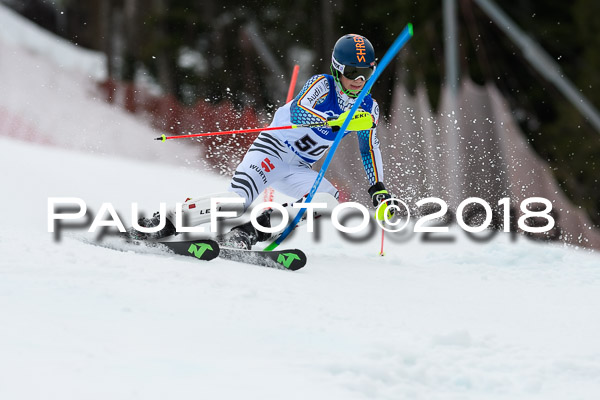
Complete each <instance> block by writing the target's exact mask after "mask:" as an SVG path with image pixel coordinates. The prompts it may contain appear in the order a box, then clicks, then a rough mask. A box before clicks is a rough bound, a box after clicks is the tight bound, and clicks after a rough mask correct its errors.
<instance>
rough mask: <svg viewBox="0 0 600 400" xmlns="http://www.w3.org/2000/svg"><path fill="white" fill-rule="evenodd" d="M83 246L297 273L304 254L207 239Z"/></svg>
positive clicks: (295, 250)
mask: <svg viewBox="0 0 600 400" xmlns="http://www.w3.org/2000/svg"><path fill="white" fill-rule="evenodd" d="M86 243H89V244H92V245H95V246H101V247H105V248H109V249H113V250H118V251H124V252H127V251H133V252H136V253H143V254H160V255H169V254H177V255H181V256H186V257H193V258H196V259H198V260H203V261H210V260H213V259H215V258H217V257H219V258H222V259H224V260H231V261H236V262H242V263H245V264H252V265H257V266H261V267H269V268H276V269H281V270H289V271H297V270H299V269H300V268H302V267H304V266H305V265H306V260H307V259H306V255H305V254H304V252H302V251H301V250H298V249H287V250H277V251H263V250H244V249H238V248H233V247H222V246H220V245H219V243H218V242H216V241H215V240H211V239H198V240H181V241H150V240H133V239H127V240H119V241H118V242H114V241H111V240H109V241H103V242H91V241H86Z"/></svg>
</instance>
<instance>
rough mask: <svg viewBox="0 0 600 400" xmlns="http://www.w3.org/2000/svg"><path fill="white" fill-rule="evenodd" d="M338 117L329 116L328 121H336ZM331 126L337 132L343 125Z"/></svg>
mask: <svg viewBox="0 0 600 400" xmlns="http://www.w3.org/2000/svg"><path fill="white" fill-rule="evenodd" d="M337 119H338V117H337V116H333V117H327V121H328V122H329V121H335V120H337ZM328 126H329V125H328ZM329 127H330V128H331V131H332V132H334V133H335V132H337V131H339V130H340V128H341V127H342V126H341V125H333V126H329Z"/></svg>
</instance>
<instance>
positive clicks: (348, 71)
mask: <svg viewBox="0 0 600 400" xmlns="http://www.w3.org/2000/svg"><path fill="white" fill-rule="evenodd" d="M340 72H341V73H342V75H343V76H344V77H346V78H348V79H350V80H352V81H355V80H357V79H359V78H363V79H364V80H365V81H368V80H369V78H370V77H371V75H373V72H375V66H374V65H373V66H372V67H353V66H351V65H342V70H341V71H340Z"/></svg>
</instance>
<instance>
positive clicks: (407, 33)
mask: <svg viewBox="0 0 600 400" xmlns="http://www.w3.org/2000/svg"><path fill="white" fill-rule="evenodd" d="M412 36H413V26H412V24H411V23H409V24H407V25H406V27H404V29H403V30H402V32H400V35H398V37H397V38H396V40H394V43H392V45H391V46H390V48H389V49H388V51H387V52H386V53H385V55H384V56H383V58H382V59H381V62H380V63H379V65H377V68H376V69H375V72H374V73H373V76H371V79H369V80H368V81H367V83H366V84H365V86H364V87H363V89H362V90H361V91H360V94H359V95H358V97H357V98H356V101H355V102H354V105H353V106H352V108H351V109H350V113H349V114H348V116H347V117H346V120H345V121H344V123H343V124H342V126H341V128H340V130H339V131H338V133H337V136H336V137H335V140H334V141H333V144H332V145H331V148H330V149H329V153H328V154H327V157H326V158H325V161H324V162H323V166H322V167H321V170H320V171H319V175H317V179H315V182H314V183H313V185H312V188H311V189H310V192H309V193H308V196H307V197H306V200H305V203H310V202H311V201H312V199H313V197H314V196H315V194H316V193H317V189H318V188H319V185H320V184H321V181H322V180H323V176H325V172H326V171H327V168H329V164H330V163H331V160H332V159H333V154H334V153H335V151H336V149H337V147H338V146H339V144H340V142H341V140H342V137H344V132H345V131H346V129H347V128H348V124H349V123H350V120H352V117H353V116H354V114H355V113H356V111H357V110H358V108H359V107H360V105H361V104H362V101H363V99H364V98H365V96H366V95H367V93H369V91H370V90H371V87H373V84H374V83H375V81H376V80H377V78H379V76H380V75H381V73H382V72H383V70H384V69H385V67H387V66H388V64H389V63H390V62H391V61H392V59H393V58H394V57H396V54H398V52H399V51H400V50H401V49H402V47H404V45H405V44H406V42H408V40H409V39H410V38H411V37H412ZM305 212H306V208H301V209H300V211H298V214H296V217H295V218H294V220H293V221H292V222H291V223H290V224H289V225H288V226H287V227H286V228H285V230H284V231H283V232H282V233H281V235H280V236H279V237H278V238H277V239H275V240H274V241H273V242H272V243H271V244H269V245H268V246H267V247H266V248H265V250H266V251H271V250H274V249H275V248H276V247H277V246H279V245H280V244H281V242H283V241H284V240H285V238H287V237H288V235H289V234H290V232H292V230H293V229H294V227H295V226H296V225H298V222H299V221H300V219H301V218H302V216H303V215H304V213H305Z"/></svg>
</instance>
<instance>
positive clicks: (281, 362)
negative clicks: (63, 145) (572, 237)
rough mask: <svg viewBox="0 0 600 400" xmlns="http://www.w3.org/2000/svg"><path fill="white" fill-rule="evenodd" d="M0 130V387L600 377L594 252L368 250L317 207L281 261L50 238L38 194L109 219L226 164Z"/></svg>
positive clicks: (504, 385)
mask: <svg viewBox="0 0 600 400" xmlns="http://www.w3.org/2000/svg"><path fill="white" fill-rule="evenodd" d="M0 145H1V148H2V149H3V150H2V151H3V157H2V161H1V162H0V167H2V170H4V171H15V173H11V174H7V175H6V178H5V180H6V186H5V187H10V188H14V189H13V190H8V191H6V192H5V193H3V205H4V207H3V215H2V218H3V221H8V226H9V227H10V229H5V230H3V231H2V233H1V234H0V246H1V247H2V260H1V262H0V275H1V279H0V304H1V306H0V320H2V321H3V329H2V330H0V354H3V357H2V358H0V376H2V377H4V379H3V380H4V383H2V384H0V397H1V398H39V397H44V398H58V397H61V398H65V397H67V398H82V397H85V398H106V397H110V398H123V399H125V398H132V397H134V398H135V397H139V398H145V399H146V398H157V399H158V398H164V397H174V396H178V397H191V396H192V395H193V396H196V395H199V394H200V395H204V396H210V397H212V398H224V399H225V398H239V397H241V396H244V397H245V398H273V397H281V396H283V395H285V396H286V397H289V398H298V399H299V398H307V397H310V398H323V399H324V398H344V399H372V398H378V399H397V398H415V399H445V398H467V399H496V398H510V399H519V398H522V399H565V398H581V399H591V398H595V395H597V393H600V382H599V380H598V377H600V341H598V339H597V338H598V337H600V323H599V322H598V318H597V310H598V305H599V304H600V302H599V300H600V291H599V290H598V288H599V286H600V271H599V270H598V256H597V255H596V254H589V253H588V252H586V251H583V250H578V251H577V250H574V249H569V248H564V247H559V246H553V245H548V244H540V243H536V242H531V241H529V240H528V239H526V238H523V237H518V238H517V240H516V241H515V242H511V241H510V240H509V239H508V237H507V236H503V235H498V236H497V237H496V238H494V239H493V240H492V241H490V242H489V243H487V244H475V243H472V242H470V241H468V240H466V239H465V237H464V235H461V233H460V232H458V231H453V232H452V234H453V235H454V236H455V237H456V239H457V240H456V242H455V243H452V244H439V245H438V244H426V243H422V242H421V241H420V240H419V238H418V237H416V236H415V237H412V238H410V239H408V240H406V241H405V242H403V243H394V239H393V238H392V237H388V238H387V241H386V256H385V257H379V256H378V255H377V250H378V246H379V235H378V234H376V233H375V234H373V235H372V238H371V240H369V241H366V242H361V243H349V242H348V241H346V240H343V239H342V238H341V237H340V234H339V233H337V232H336V231H334V230H333V228H331V227H330V226H329V225H328V224H325V223H323V224H322V226H321V233H320V236H321V239H320V241H319V242H316V241H314V240H313V239H312V237H311V236H310V235H309V234H307V233H306V232H303V231H302V227H301V228H299V229H300V230H299V231H298V232H297V233H295V234H294V236H293V237H292V238H291V239H290V241H289V242H286V244H285V247H299V248H302V249H303V250H304V251H305V252H306V254H307V255H308V257H309V262H308V265H307V266H306V267H305V268H304V269H303V270H300V271H298V272H295V273H292V272H289V273H288V272H285V271H277V270H272V269H268V268H261V267H255V266H249V265H244V264H239V263H235V262H231V261H226V260H214V261H211V262H199V261H196V260H193V259H189V258H186V257H181V256H175V255H157V254H147V255H146V254H139V253H134V252H122V251H115V250H111V249H106V248H103V247H98V246H92V245H89V244H86V243H83V242H82V241H81V238H82V237H83V238H88V237H89V234H87V233H86V232H85V231H83V230H73V229H68V230H65V231H64V232H63V235H62V239H61V240H60V241H59V242H56V241H55V240H54V239H53V236H52V234H51V233H48V232H47V229H46V225H47V221H46V210H47V206H46V203H47V198H48V196H79V197H82V198H83V199H84V200H85V201H86V202H87V203H88V204H89V206H90V208H91V209H96V210H97V209H98V207H99V205H100V203H101V202H112V203H113V204H114V205H115V207H116V208H117V210H125V211H124V212H122V217H123V219H124V220H125V223H127V220H128V218H129V214H128V212H129V211H128V210H129V202H131V201H139V202H140V208H141V209H142V210H145V211H146V212H151V211H153V210H154V209H155V208H156V207H157V203H158V202H159V201H166V202H168V203H169V204H172V203H170V202H175V201H178V200H180V198H181V196H175V194H176V193H180V192H181V191H182V190H190V189H192V188H194V187H196V188H202V190H207V188H210V189H211V190H210V191H214V192H218V191H220V190H221V189H222V188H223V187H224V185H225V184H226V182H227V180H226V179H223V178H219V177H214V176H210V175H204V174H202V173H200V172H198V171H193V170H191V169H185V168H183V169H182V168H177V167H172V166H169V167H167V166H165V165H153V164H151V163H140V162H132V161H129V160H125V159H118V158H107V157H103V156H97V155H89V154H82V153H76V152H69V151H64V150H59V149H55V148H47V147H43V146H38V145H31V144H26V143H21V142H16V141H12V140H9V139H0ZM31 159H35V160H36V163H35V164H33V163H31V162H30V160H31ZM39 165H44V168H43V169H40V168H39ZM123 171H127V173H123ZM132 176H135V177H138V178H136V179H131V177H132ZM142 177H151V178H148V179H146V178H144V179H142ZM132 182H133V183H132ZM151 182H160V185H159V188H158V189H157V186H156V185H152V184H150V183H151ZM193 182H198V184H197V186H194V184H193ZM164 196H168V197H167V198H165V197H164ZM170 196H173V197H170ZM304 229H305V228H304ZM30 382H36V384H35V385H31V384H28V383H30ZM232 382H235V384H233V383H232Z"/></svg>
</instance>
